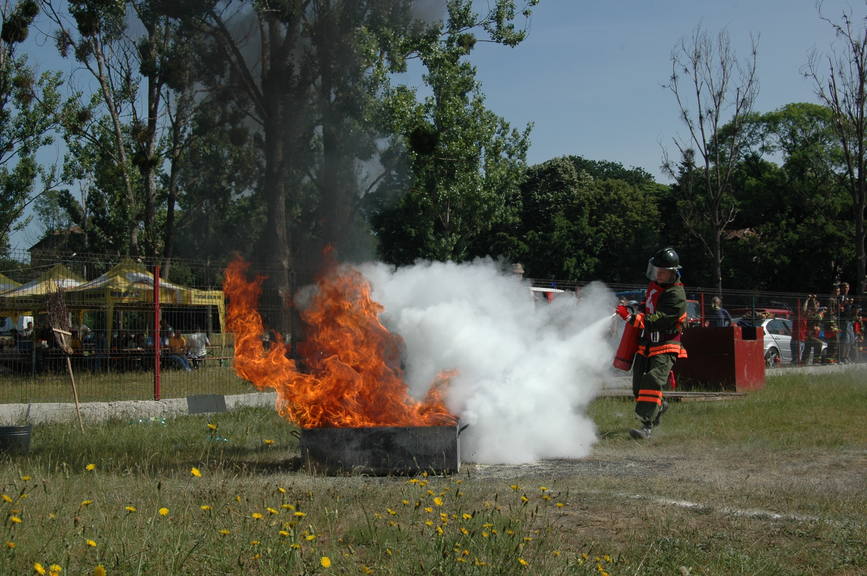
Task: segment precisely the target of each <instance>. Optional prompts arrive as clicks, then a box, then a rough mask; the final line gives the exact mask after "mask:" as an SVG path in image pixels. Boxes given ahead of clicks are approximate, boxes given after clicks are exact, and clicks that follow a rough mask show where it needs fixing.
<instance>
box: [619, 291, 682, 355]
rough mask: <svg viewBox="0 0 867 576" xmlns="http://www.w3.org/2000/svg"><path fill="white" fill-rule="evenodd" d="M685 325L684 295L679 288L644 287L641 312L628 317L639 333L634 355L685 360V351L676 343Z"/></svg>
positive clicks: (679, 343) (680, 344) (678, 341)
mask: <svg viewBox="0 0 867 576" xmlns="http://www.w3.org/2000/svg"><path fill="white" fill-rule="evenodd" d="M685 322H686V292H685V291H684V289H683V284H681V283H680V282H676V283H674V284H671V285H661V284H657V283H656V282H651V283H650V284H648V285H647V290H646V292H645V294H644V303H643V304H642V305H641V310H640V311H639V312H638V313H636V314H634V315H633V317H632V324H633V325H634V326H635V327H636V328H638V329H640V330H641V338H640V340H639V345H638V354H641V355H642V356H648V357H649V356H656V355H657V354H677V356H678V357H685V356H686V349H685V348H684V347H683V344H682V343H681V341H680V335H681V333H682V332H683V325H684V323H685Z"/></svg>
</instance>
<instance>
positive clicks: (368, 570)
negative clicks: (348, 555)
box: [360, 566, 373, 575]
mask: <svg viewBox="0 0 867 576" xmlns="http://www.w3.org/2000/svg"><path fill="white" fill-rule="evenodd" d="M360 570H361V573H362V574H368V575H369V574H373V568H370V567H369V566H362V567H361V568H360Z"/></svg>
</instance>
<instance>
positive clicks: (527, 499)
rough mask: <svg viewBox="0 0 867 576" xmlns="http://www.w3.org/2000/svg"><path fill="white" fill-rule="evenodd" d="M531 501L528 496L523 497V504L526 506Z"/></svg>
mask: <svg viewBox="0 0 867 576" xmlns="http://www.w3.org/2000/svg"><path fill="white" fill-rule="evenodd" d="M529 500H530V499H529V498H527V497H526V496H521V502H523V503H525V504H526V503H527V502H528V501H529Z"/></svg>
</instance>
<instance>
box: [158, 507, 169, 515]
mask: <svg viewBox="0 0 867 576" xmlns="http://www.w3.org/2000/svg"><path fill="white" fill-rule="evenodd" d="M159 513H160V516H168V515H169V509H168V508H166V507H165V506H163V507H162V508H160V509H159Z"/></svg>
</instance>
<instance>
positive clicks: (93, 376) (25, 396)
mask: <svg viewBox="0 0 867 576" xmlns="http://www.w3.org/2000/svg"><path fill="white" fill-rule="evenodd" d="M160 380H161V383H160V397H161V398H184V397H186V396H190V395H193V394H244V393H247V392H254V391H255V389H254V388H253V387H252V386H251V385H250V384H249V383H248V382H245V381H244V380H241V379H240V378H238V376H237V375H236V374H235V371H234V369H232V368H231V367H229V366H205V367H202V368H198V369H196V370H192V371H190V372H184V371H181V370H163V371H162V372H161V374H160ZM75 383H76V389H77V391H78V398H79V400H80V401H81V402H108V401H115V400H153V397H154V380H153V373H152V372H145V371H128V372H117V373H92V372H86V371H78V372H75ZM72 401H73V394H72V384H71V382H70V380H69V376H68V375H67V374H66V373H65V372H60V373H47V374H39V375H37V376H35V377H34V376H12V375H8V374H7V375H3V376H0V404H10V403H29V402H72Z"/></svg>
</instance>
